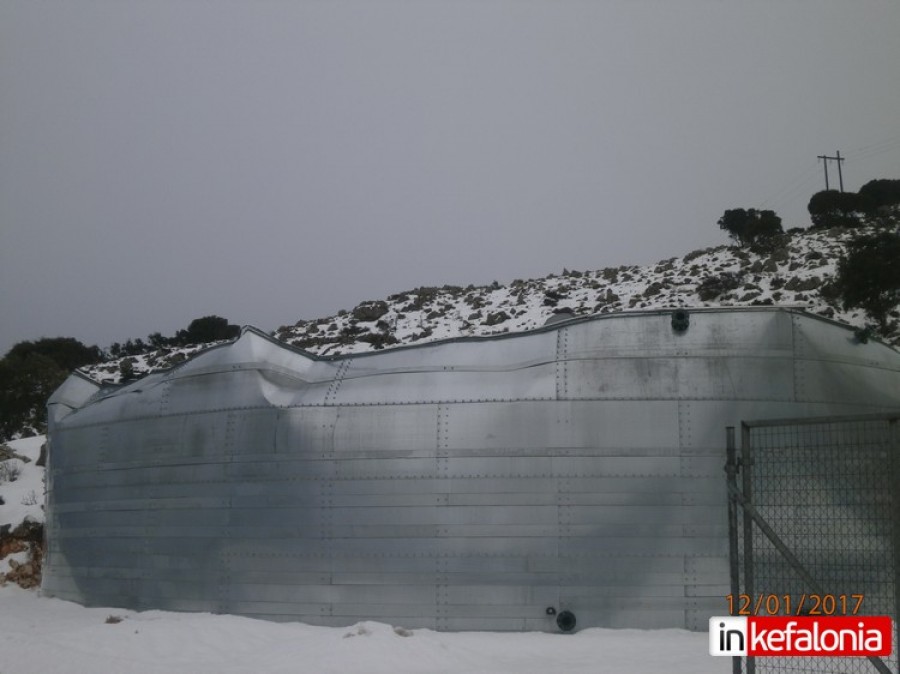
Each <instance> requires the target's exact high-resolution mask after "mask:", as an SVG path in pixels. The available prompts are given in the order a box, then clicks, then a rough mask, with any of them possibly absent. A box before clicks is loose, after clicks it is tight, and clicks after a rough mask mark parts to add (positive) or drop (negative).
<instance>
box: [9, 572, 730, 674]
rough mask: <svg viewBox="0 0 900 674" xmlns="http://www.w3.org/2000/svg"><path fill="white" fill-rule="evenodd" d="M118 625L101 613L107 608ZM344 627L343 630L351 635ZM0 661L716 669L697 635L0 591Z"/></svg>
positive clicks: (616, 672) (118, 668) (215, 666)
mask: <svg viewBox="0 0 900 674" xmlns="http://www.w3.org/2000/svg"><path fill="white" fill-rule="evenodd" d="M111 616H112V617H114V618H121V621H120V622H109V623H108V622H107V619H109V618H110V617H111ZM350 635H352V638H351V636H350ZM0 654H2V656H0V667H2V671H4V672H6V671H9V672H17V673H18V674H32V673H33V674H45V673H46V672H67V673H69V674H82V673H83V674H95V673H96V672H129V673H130V674H179V673H182V672H183V673H185V674H204V673H209V674H238V673H240V674H244V673H246V672H267V673H270V674H277V673H278V672H315V673H316V674H320V673H321V674H324V673H328V672H334V673H336V674H337V673H340V674H346V673H352V672H366V673H367V674H406V673H410V674H412V673H416V674H422V673H426V672H440V673H441V674H473V673H477V672H484V673H491V674H503V673H505V672H509V674H546V673H547V672H573V673H574V672H591V673H592V674H624V673H628V674H659V673H660V672H666V674H725V673H726V672H730V671H731V659H730V658H714V657H711V656H710V655H709V654H708V636H707V634H706V633H702V632H701V633H697V632H687V631H684V630H608V629H586V630H583V631H581V632H578V633H576V634H571V635H563V634H543V633H536V632H526V633H493V632H457V633H447V632H434V631H431V630H425V629H417V630H402V629H399V628H395V627H392V626H391V625H386V624H383V623H377V622H363V623H359V624H357V625H354V626H351V627H341V628H328V627H313V626H310V625H304V624H301V623H271V622H266V621H262V620H252V619H249V618H241V617H237V616H226V615H210V614H206V613H170V612H165V611H147V612H144V613H135V612H133V611H125V610H121V609H114V608H84V607H81V606H78V605H77V604H72V603H70V602H65V601H61V600H58V599H49V598H45V597H41V596H39V594H38V593H36V592H33V591H28V590H22V589H20V588H17V587H13V586H6V587H2V588H0Z"/></svg>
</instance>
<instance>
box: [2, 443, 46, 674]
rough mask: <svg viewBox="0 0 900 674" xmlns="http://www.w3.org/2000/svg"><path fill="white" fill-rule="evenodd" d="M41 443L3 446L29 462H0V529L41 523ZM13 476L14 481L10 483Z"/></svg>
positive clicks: (42, 516)
mask: <svg viewBox="0 0 900 674" xmlns="http://www.w3.org/2000/svg"><path fill="white" fill-rule="evenodd" d="M45 440H46V438H45V437H44V436H43V435H38V436H34V437H31V438H23V439H21V440H12V441H11V442H8V443H6V446H7V447H9V448H10V449H12V450H13V451H14V452H15V453H16V454H18V455H20V456H24V457H26V458H28V459H30V461H21V460H19V459H9V460H7V461H2V462H0V497H2V498H3V501H4V503H3V505H0V526H3V525H4V524H11V525H12V528H13V529H15V528H16V526H18V525H19V524H20V523H21V522H22V521H23V520H24V519H25V518H26V517H31V518H32V519H35V520H37V521H38V522H43V521H44V469H43V468H42V467H41V466H37V465H35V464H36V463H37V460H38V456H40V453H41V445H42V444H44V441H45ZM4 464H5V465H4ZM13 475H15V479H14V480H13V479H11V478H12V476H13ZM0 570H2V569H0ZM0 671H2V670H0Z"/></svg>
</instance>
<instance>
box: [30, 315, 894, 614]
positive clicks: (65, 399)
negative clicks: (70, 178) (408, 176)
mask: <svg viewBox="0 0 900 674" xmlns="http://www.w3.org/2000/svg"><path fill="white" fill-rule="evenodd" d="M671 319H672V315H671V312H654V313H634V314H618V315H609V316H599V317H592V318H591V319H588V320H583V319H582V320H573V321H569V322H565V323H560V324H556V325H552V326H548V327H546V328H544V329H540V330H536V331H533V332H529V333H522V334H517V335H508V336H501V337H494V338H471V339H463V340H454V341H447V342H441V343H434V344H428V345H422V346H416V347H409V348H398V349H393V350H390V351H383V352H375V353H371V354H364V355H355V356H347V357H336V358H331V359H325V358H315V357H312V356H309V355H308V354H304V353H301V352H298V351H296V350H292V349H289V348H286V347H285V346H284V345H282V344H280V343H278V342H274V341H273V340H271V339H270V338H268V337H266V336H265V335H263V334H261V333H259V332H257V331H255V330H253V329H245V331H244V333H243V334H242V336H241V337H240V339H238V340H237V341H236V342H234V343H232V344H229V345H226V346H222V347H218V348H215V349H211V350H209V351H207V352H205V353H203V354H201V355H199V356H197V357H195V358H193V359H192V360H190V361H188V362H186V363H184V364H182V365H181V366H179V367H177V368H174V369H172V370H170V371H167V372H164V373H159V374H155V375H150V376H148V377H145V378H143V379H141V380H139V381H137V382H134V383H132V384H129V385H127V386H124V387H121V388H117V389H114V390H112V391H103V390H100V389H99V387H97V386H95V385H93V384H89V383H87V382H86V381H85V380H84V379H83V378H79V377H77V376H73V377H72V378H70V379H69V381H68V382H67V383H66V384H64V385H63V387H61V388H60V390H59V391H58V392H57V393H56V394H55V395H54V398H52V399H51V402H50V418H51V436H50V443H51V444H50V463H49V494H48V514H47V520H48V525H47V526H48V556H47V559H46V563H45V568H44V580H43V590H44V592H45V593H46V594H48V595H52V596H57V597H62V598H65V599H71V600H74V601H78V602H81V603H85V604H94V605H111V606H124V607H131V608H138V609H146V608H160V609H175V610H190V611H213V612H223V613H236V614H242V615H248V616H255V617H262V618H269V619H275V620H302V621H305V622H308V623H313V624H320V625H347V624H352V623H354V622H357V621H359V620H363V619H373V620H383V621H387V622H391V623H394V624H402V625H405V626H408V627H431V628H436V629H441V630H460V629H489V630H556V629H558V628H557V622H556V620H557V617H559V615H560V614H561V613H562V612H563V611H569V612H571V613H572V614H574V616H575V618H576V620H577V627H576V629H577V628H582V627H589V626H606V627H639V628H664V627H684V628H688V629H697V630H701V629H705V628H706V621H707V620H708V616H710V615H714V614H716V612H721V611H722V610H724V607H725V606H726V604H725V601H724V598H723V597H724V595H726V594H727V593H728V592H729V589H728V560H727V555H728V550H727V540H726V538H727V523H726V499H725V490H724V475H723V465H724V447H723V444H724V437H725V431H724V429H725V426H726V425H736V424H738V423H739V422H740V420H742V419H751V418H774V417H800V416H807V415H810V416H813V415H814V416H822V415H828V414H847V413H857V412H875V411H883V410H889V409H896V407H897V406H898V404H900V354H898V352H896V351H895V350H893V349H891V348H889V347H887V346H885V345H884V344H881V343H878V342H869V343H867V344H861V343H858V342H857V341H856V340H855V339H854V336H853V333H852V331H851V330H850V329H848V328H846V327H843V326H840V325H838V324H835V323H832V322H829V321H826V320H823V319H819V318H815V317H812V316H809V315H806V314H804V313H802V312H796V311H791V310H785V309H773V308H767V309H758V310H706V311H692V312H691V313H690V326H689V328H688V329H687V330H686V331H683V332H678V331H676V330H674V329H673V327H672V320H671ZM554 614H555V615H554Z"/></svg>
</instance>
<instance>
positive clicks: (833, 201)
mask: <svg viewBox="0 0 900 674" xmlns="http://www.w3.org/2000/svg"><path fill="white" fill-rule="evenodd" d="M806 208H807V210H808V211H809V217H810V220H811V221H812V226H813V228H814V229H830V228H832V227H858V226H859V225H861V224H862V214H863V213H864V212H865V211H866V210H867V207H866V199H865V197H860V195H859V194H857V193H856V192H838V191H837V190H822V191H821V192H816V193H815V194H814V195H812V197H811V198H810V200H809V204H808V205H807V207H806Z"/></svg>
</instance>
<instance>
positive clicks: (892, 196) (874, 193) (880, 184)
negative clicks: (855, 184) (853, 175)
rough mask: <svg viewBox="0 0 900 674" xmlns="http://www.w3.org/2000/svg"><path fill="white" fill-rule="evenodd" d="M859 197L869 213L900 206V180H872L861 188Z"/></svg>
mask: <svg viewBox="0 0 900 674" xmlns="http://www.w3.org/2000/svg"><path fill="white" fill-rule="evenodd" d="M859 196H860V198H862V199H863V200H864V203H865V204H866V207H867V209H868V210H869V211H872V210H877V209H879V208H881V207H883V206H896V205H898V204H900V180H887V179H879V180H870V181H869V182H867V183H866V184H865V185H863V186H862V187H860V188H859Z"/></svg>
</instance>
